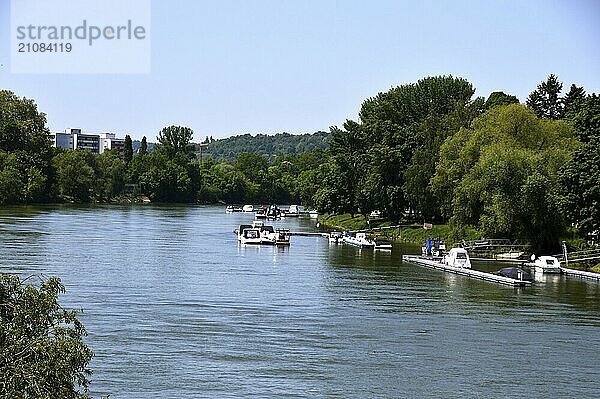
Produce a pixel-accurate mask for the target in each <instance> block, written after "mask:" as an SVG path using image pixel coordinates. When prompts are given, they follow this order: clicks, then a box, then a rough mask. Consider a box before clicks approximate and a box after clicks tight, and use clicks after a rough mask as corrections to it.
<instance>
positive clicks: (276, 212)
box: [267, 205, 283, 220]
mask: <svg viewBox="0 0 600 399" xmlns="http://www.w3.org/2000/svg"><path fill="white" fill-rule="evenodd" d="M282 214H283V212H281V209H279V207H278V206H277V205H270V206H269V207H268V208H267V219H271V220H275V219H281V215H282Z"/></svg>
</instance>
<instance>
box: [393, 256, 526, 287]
mask: <svg viewBox="0 0 600 399" xmlns="http://www.w3.org/2000/svg"><path fill="white" fill-rule="evenodd" d="M402 260H403V261H405V262H409V263H414V264H416V265H419V266H424V267H428V268H430V269H437V270H442V271H445V272H449V273H453V274H458V275H461V276H466V277H470V278H474V279H477V280H483V281H489V282H491V283H496V284H503V285H510V286H512V287H528V286H530V285H531V281H524V280H515V279H512V278H509V277H504V276H498V275H496V274H491V273H486V272H481V271H479V270H473V269H463V268H460V267H453V266H448V265H445V264H443V263H441V262H439V261H437V260H432V259H429V258H425V257H423V256H419V255H402Z"/></svg>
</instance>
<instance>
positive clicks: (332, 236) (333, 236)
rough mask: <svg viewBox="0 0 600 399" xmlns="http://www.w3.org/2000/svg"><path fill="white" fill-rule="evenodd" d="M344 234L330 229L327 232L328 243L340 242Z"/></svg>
mask: <svg viewBox="0 0 600 399" xmlns="http://www.w3.org/2000/svg"><path fill="white" fill-rule="evenodd" d="M343 238H344V236H343V234H342V233H341V232H339V231H332V232H330V233H329V243H330V244H341V243H342V240H343Z"/></svg>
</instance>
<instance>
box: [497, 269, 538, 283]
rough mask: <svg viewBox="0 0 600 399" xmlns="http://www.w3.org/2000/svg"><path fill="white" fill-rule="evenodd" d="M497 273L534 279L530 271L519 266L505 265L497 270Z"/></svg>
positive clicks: (519, 278)
mask: <svg viewBox="0 0 600 399" xmlns="http://www.w3.org/2000/svg"><path fill="white" fill-rule="evenodd" d="M496 274H497V275H499V276H503V277H508V278H512V279H514V280H521V281H533V278H532V277H531V275H530V274H529V273H527V272H526V271H525V270H523V269H521V268H519V267H505V268H503V269H500V270H499V271H498V272H496Z"/></svg>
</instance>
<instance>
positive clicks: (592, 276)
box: [560, 266, 600, 281]
mask: <svg viewBox="0 0 600 399" xmlns="http://www.w3.org/2000/svg"><path fill="white" fill-rule="evenodd" d="M560 270H562V273H563V274H564V275H566V276H573V277H579V278H582V279H587V280H596V281H600V274H598V273H592V272H584V271H583V270H575V269H568V268H566V267H562V266H561V268H560Z"/></svg>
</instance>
